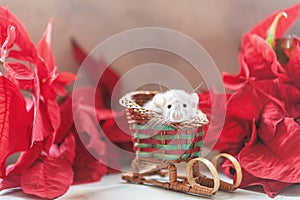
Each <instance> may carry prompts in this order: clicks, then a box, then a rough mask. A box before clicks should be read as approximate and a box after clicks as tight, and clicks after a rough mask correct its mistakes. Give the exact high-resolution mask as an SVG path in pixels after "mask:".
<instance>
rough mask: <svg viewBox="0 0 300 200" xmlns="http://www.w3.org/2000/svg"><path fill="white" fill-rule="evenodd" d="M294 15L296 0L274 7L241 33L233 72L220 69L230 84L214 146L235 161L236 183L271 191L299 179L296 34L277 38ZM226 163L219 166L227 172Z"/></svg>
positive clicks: (299, 94)
mask: <svg viewBox="0 0 300 200" xmlns="http://www.w3.org/2000/svg"><path fill="white" fill-rule="evenodd" d="M299 16H300V4H297V5H295V6H293V7H291V8H288V9H285V10H283V11H282V12H277V13H275V14H273V15H271V16H270V17H268V18H267V19H266V20H265V21H263V22H262V23H260V24H259V25H257V26H256V27H254V28H253V29H252V30H251V31H250V32H249V33H246V34H245V35H244V36H243V39H242V44H241V50H240V52H239V61H240V67H241V71H240V73H239V74H238V75H237V76H232V75H229V74H226V73H224V75H223V78H224V83H225V85H226V86H227V88H228V89H231V90H234V93H233V94H232V96H231V97H230V99H229V101H228V103H227V114H226V121H225V125H224V128H223V131H222V133H221V137H220V138H219V141H218V143H217V145H216V146H215V148H216V149H219V150H221V151H224V152H228V153H230V154H233V155H234V156H235V157H236V158H237V159H238V161H239V162H240V164H241V167H242V170H243V181H242V184H241V187H248V186H254V185H261V186H262V187H263V189H264V190H265V192H266V193H267V194H268V195H269V196H271V197H273V196H274V195H276V194H277V193H279V192H280V191H281V190H283V189H284V188H286V187H288V186H289V185H291V184H293V183H299V182H300V156H299V154H298V152H299V151H300V147H299V142H300V125H299V121H298V118H299V116H300V101H299V97H300V90H299V78H300V77H299V72H298V71H299V69H300V68H299V67H300V54H299V39H298V38H297V37H295V36H293V37H291V38H287V39H280V38H281V37H282V36H283V34H284V33H285V32H286V31H287V30H288V28H289V27H290V26H291V25H292V24H293V23H294V22H295V21H296V19H297V18H298V17H299ZM232 167H233V166H232V164H231V163H229V162H224V163H223V164H222V166H221V168H222V169H223V171H224V172H225V173H226V174H228V175H230V176H232V175H233V173H234V172H233V171H232V169H233V168H232Z"/></svg>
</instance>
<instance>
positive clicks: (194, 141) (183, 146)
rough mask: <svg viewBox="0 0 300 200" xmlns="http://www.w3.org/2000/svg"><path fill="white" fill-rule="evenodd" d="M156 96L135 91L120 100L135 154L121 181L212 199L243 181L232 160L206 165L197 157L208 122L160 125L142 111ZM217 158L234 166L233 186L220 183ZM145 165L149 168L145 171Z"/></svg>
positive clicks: (214, 160) (153, 114)
mask: <svg viewBox="0 0 300 200" xmlns="http://www.w3.org/2000/svg"><path fill="white" fill-rule="evenodd" d="M155 94H157V92H155V91H135V92H131V93H128V94H126V95H125V96H123V97H122V98H121V99H120V104H121V105H122V106H124V107H125V109H126V115H127V119H128V124H129V127H130V131H131V134H132V139H133V143H134V147H135V152H136V157H135V158H134V160H133V161H132V172H131V173H127V174H123V175H122V178H123V179H124V180H126V181H127V182H132V183H139V184H148V185H154V186H158V187H162V188H164V189H168V190H175V191H180V192H186V193H192V194H197V195H205V196H212V195H214V194H215V193H216V192H217V191H218V190H223V191H234V190H235V189H237V188H238V186H239V185H240V183H241V180H242V172H241V167H240V165H239V163H238V161H237V160H236V159H235V158H234V157H233V156H231V155H229V154H224V153H222V154H218V155H216V156H214V157H213V158H212V160H211V161H209V160H208V159H206V158H203V157H201V155H200V149H201V146H202V145H203V141H202V137H203V126H205V125H206V124H208V120H207V119H203V120H200V119H195V120H189V121H184V122H180V123H167V124H161V123H159V120H160V119H161V115H160V114H159V113H156V112H154V111H151V110H147V109H145V108H143V105H144V104H145V102H147V101H149V100H151V99H152V98H153V96H154V95H155ZM155 121H158V123H155ZM219 158H225V159H228V160H230V161H231V162H232V163H233V166H234V167H235V171H236V179H235V181H234V182H233V183H227V182H224V181H222V180H220V178H219V174H218V172H217V169H216V168H217V166H216V165H217V161H218V159H219ZM178 163H186V176H182V175H178V173H177V167H176V164H178ZM148 165H149V166H151V167H150V168H149V167H148V168H147V166H148ZM200 166H206V167H207V168H208V169H209V171H210V173H211V176H212V178H208V177H206V176H204V175H202V174H201V172H200ZM160 177H167V178H160Z"/></svg>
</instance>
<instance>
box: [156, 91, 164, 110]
mask: <svg viewBox="0 0 300 200" xmlns="http://www.w3.org/2000/svg"><path fill="white" fill-rule="evenodd" d="M153 103H154V105H155V106H156V107H158V108H162V107H163V106H164V105H165V103H166V98H165V97H164V95H163V94H156V95H155V96H154V97H153Z"/></svg>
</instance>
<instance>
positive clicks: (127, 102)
mask: <svg viewBox="0 0 300 200" xmlns="http://www.w3.org/2000/svg"><path fill="white" fill-rule="evenodd" d="M157 93H160V92H159V91H155V90H151V91H149V90H137V91H132V92H128V93H127V94H125V95H124V96H123V97H122V98H120V100H119V103H120V105H121V106H123V107H125V108H126V109H134V110H135V112H139V114H140V115H144V116H145V118H152V117H155V116H160V117H162V114H161V113H157V112H155V111H153V110H147V109H145V108H144V107H143V106H140V105H139V104H137V103H136V102H135V101H134V100H133V99H132V97H133V96H135V95H140V94H141V95H143V94H144V95H155V94H157ZM208 123H209V122H208V121H200V120H197V119H195V120H187V121H183V122H176V123H175V122H169V123H168V124H167V125H168V126H170V127H173V128H190V127H202V126H203V125H206V124H208Z"/></svg>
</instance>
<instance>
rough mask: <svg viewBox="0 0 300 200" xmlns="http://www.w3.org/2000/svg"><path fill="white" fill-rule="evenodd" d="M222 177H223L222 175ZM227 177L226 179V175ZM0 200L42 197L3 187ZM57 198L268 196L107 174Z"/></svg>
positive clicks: (297, 195)
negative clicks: (203, 192) (182, 188)
mask: <svg viewBox="0 0 300 200" xmlns="http://www.w3.org/2000/svg"><path fill="white" fill-rule="evenodd" d="M221 178H223V179H224V177H222V176H221ZM225 179H226V178H225ZM0 199H1V200H2V199H3V200H6V199H8V200H15V199H16V200H18V199H37V200H39V199H41V198H37V197H35V196H32V195H26V194H24V193H23V192H22V191H21V190H16V189H15V190H6V191H2V192H1V193H0ZM58 199H59V200H82V199H91V200H94V199H95V200H98V199H99V200H127V199H128V200H148V199H149V200H196V199H197V200H199V199H239V200H241V199H243V200H248V199H257V200H258V199H271V198H269V197H268V196H267V195H266V194H263V193H259V192H254V191H249V190H243V189H237V190H236V191H235V192H233V193H228V192H222V191H218V192H217V193H216V194H215V195H214V196H213V197H210V198H208V197H200V196H193V195H190V194H184V193H179V192H174V191H169V190H165V189H162V188H158V187H154V186H147V185H139V184H130V183H127V182H125V181H123V180H122V179H121V174H120V173H118V174H114V175H106V176H104V177H103V178H102V180H101V181H99V182H96V183H91V184H82V185H75V186H71V188H70V189H69V190H68V192H67V193H66V194H65V195H63V196H61V197H59V198H58ZM279 199H284V200H290V199H300V185H299V184H298V185H295V186H292V187H290V188H288V189H287V190H285V191H284V192H283V193H282V194H281V195H278V196H276V197H275V200H279Z"/></svg>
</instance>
